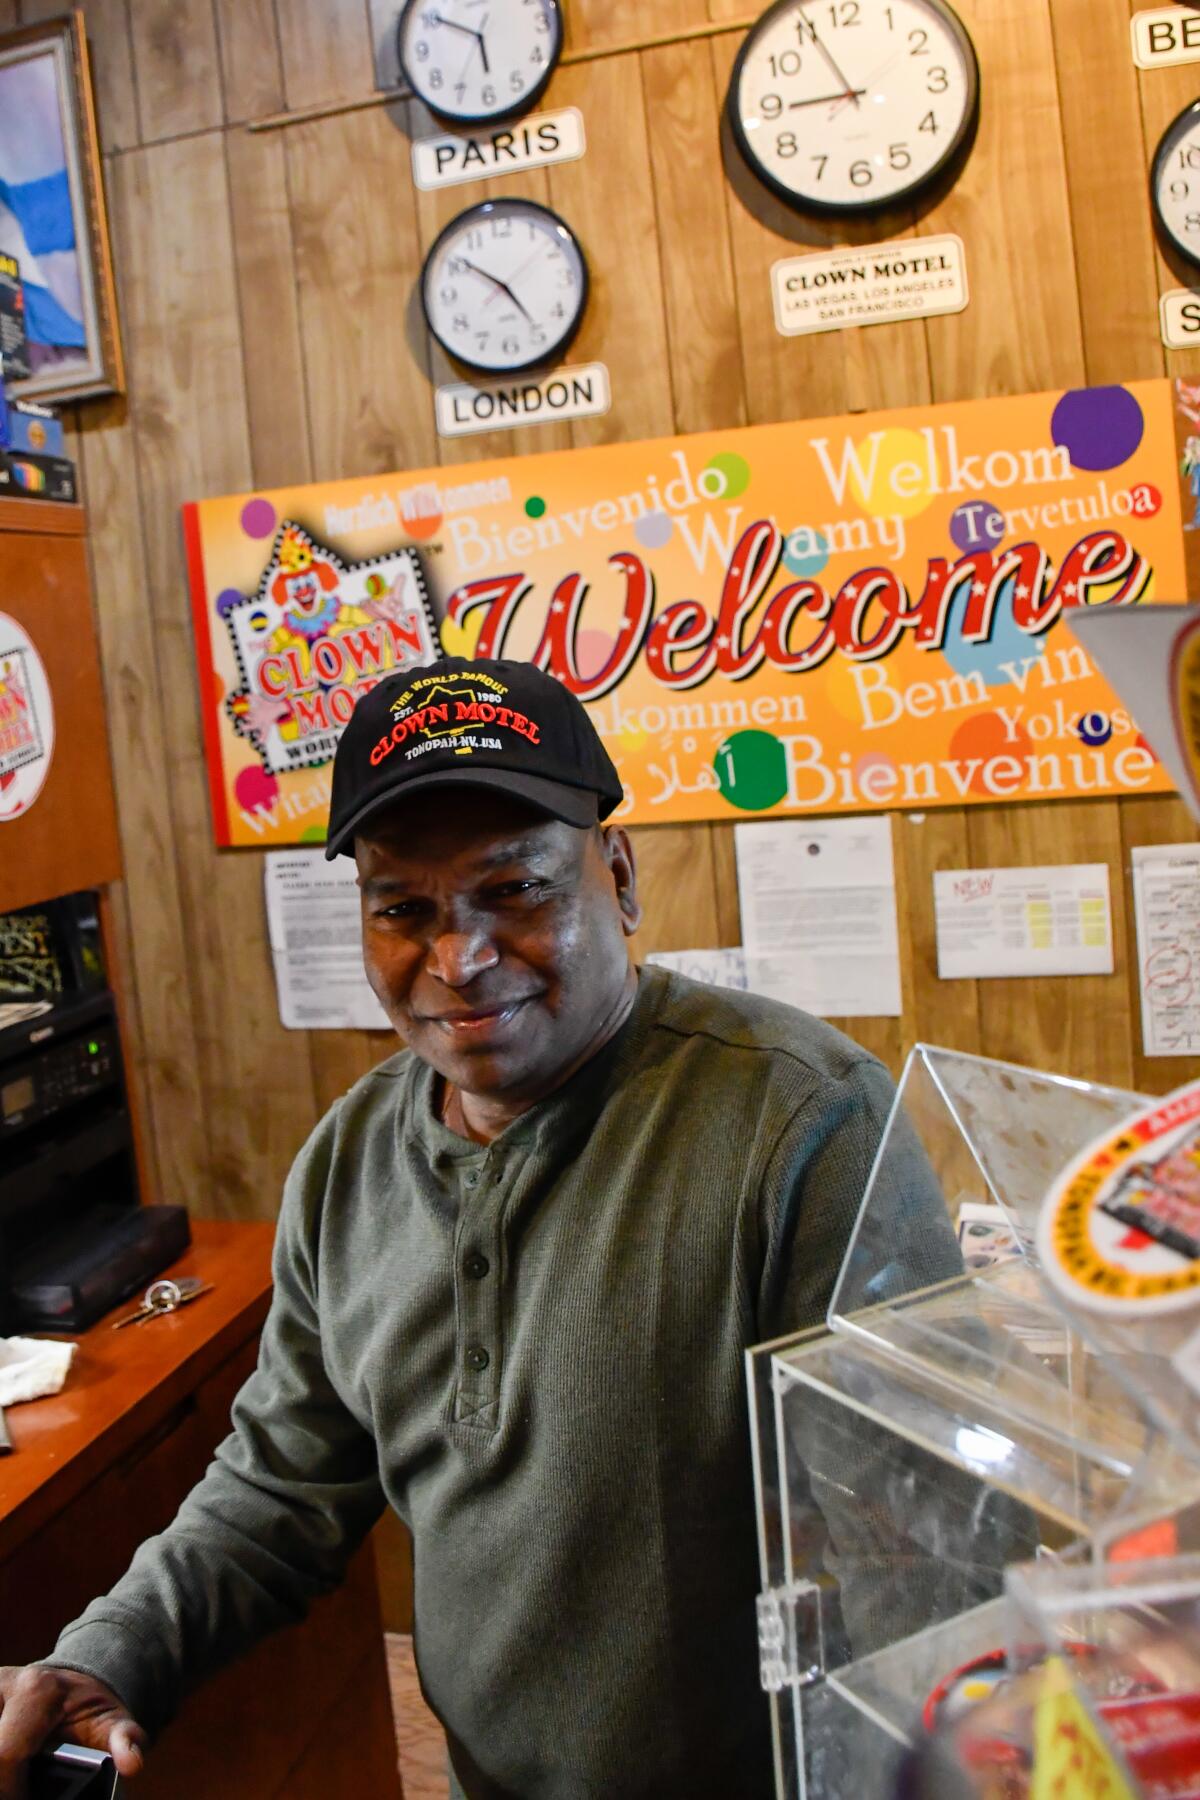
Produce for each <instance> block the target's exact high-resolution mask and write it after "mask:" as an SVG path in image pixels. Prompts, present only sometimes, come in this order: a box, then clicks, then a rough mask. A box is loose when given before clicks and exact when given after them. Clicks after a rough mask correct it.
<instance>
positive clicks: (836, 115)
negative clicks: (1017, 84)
mask: <svg viewBox="0 0 1200 1800" xmlns="http://www.w3.org/2000/svg"><path fill="white" fill-rule="evenodd" d="M727 108H728V116H729V122H730V126H731V128H732V131H733V135H734V138H735V140H736V142H737V145H738V148H739V149H740V151H741V153H742V155H743V157H744V158H745V160H746V161H747V163H749V165H750V167H751V168H752V169H753V171H754V173H755V174H756V175H757V176H758V177H759V178H760V180H762V181H763V182H765V183H766V185H767V186H768V187H769V188H770V189H771V190H772V192H774V193H775V194H777V195H778V196H779V197H780V198H781V199H782V200H785V201H786V202H787V203H788V204H789V205H790V206H794V207H796V208H798V209H801V210H804V211H808V210H810V209H811V210H813V211H818V212H824V211H830V212H839V213H858V212H868V211H870V210H871V209H872V208H876V207H881V206H888V205H892V204H894V203H895V202H896V201H897V200H898V199H900V198H902V197H906V196H907V195H909V194H910V193H912V192H913V190H914V189H916V188H919V187H921V186H923V185H924V183H925V182H927V181H930V180H931V179H932V178H933V177H934V175H936V174H937V173H938V172H939V171H940V170H941V169H943V168H944V167H945V166H946V164H947V163H949V162H950V161H951V160H952V158H953V157H955V156H956V155H957V154H958V153H959V152H960V151H961V150H962V149H963V148H964V146H965V145H966V143H967V142H968V140H969V138H970V136H971V133H972V131H973V129H974V126H975V121H976V118H977V116H978V110H979V66H978V63H977V61H976V58H975V50H974V46H973V45H972V43H971V40H970V38H969V37H968V35H967V33H966V31H965V29H964V28H963V25H962V23H961V21H960V20H959V18H958V16H957V14H955V13H954V12H952V11H951V9H950V7H949V6H948V5H946V4H945V0H778V4H777V5H775V6H772V7H771V8H770V9H769V10H768V11H767V12H765V13H764V14H763V16H762V18H761V19H760V20H759V21H758V23H757V24H756V25H755V26H754V27H753V28H752V29H751V31H750V34H749V36H748V37H747V38H746V40H745V42H744V44H743V45H742V48H741V50H740V52H739V54H738V59H737V62H736V63H735V64H734V69H733V76H732V78H731V80H730V84H729V98H728V101H727Z"/></svg>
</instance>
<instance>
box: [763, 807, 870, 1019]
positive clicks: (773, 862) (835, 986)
mask: <svg viewBox="0 0 1200 1800" xmlns="http://www.w3.org/2000/svg"><path fill="white" fill-rule="evenodd" d="M734 840H735V844H736V848H737V869H738V895H739V898H740V900H741V908H742V941H743V944H744V946H745V954H746V974H747V986H748V987H749V988H751V989H752V990H753V991H754V992H755V993H760V994H768V995H770V996H771V997H773V998H775V999H779V1000H785V1001H787V1002H788V1003H789V1004H790V1005H792V1006H799V1007H802V1008H803V1009H804V1010H805V1012H811V1013H816V1014H817V1015H818V1016H819V1017H821V1018H826V1019H829V1018H835V1019H854V1018H897V1017H898V1016H899V1013H900V948H899V940H898V937H897V932H896V887H895V876H894V873H893V869H892V828H891V822H890V820H889V819H887V818H865V819H821V820H819V821H814V822H811V823H808V824H800V823H796V822H794V821H791V820H787V821H781V822H779V823H771V824H767V823H766V822H764V823H763V824H761V825H738V826H735V828H734Z"/></svg>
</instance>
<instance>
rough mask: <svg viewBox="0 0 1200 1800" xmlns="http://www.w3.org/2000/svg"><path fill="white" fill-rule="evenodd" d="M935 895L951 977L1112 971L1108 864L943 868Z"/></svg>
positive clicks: (942, 958)
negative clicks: (1050, 866)
mask: <svg viewBox="0 0 1200 1800" xmlns="http://www.w3.org/2000/svg"><path fill="white" fill-rule="evenodd" d="M933 900H934V912H935V916H936V923H937V947H938V974H939V975H940V976H941V978H942V980H943V981H961V980H964V979H966V980H969V979H972V978H974V977H978V976H983V977H993V976H1006V975H1111V974H1112V969H1113V948H1112V910H1111V907H1110V904H1109V892H1108V864H1107V863H1064V864H1063V865H1062V866H1061V867H1057V868H1053V867H1052V868H1044V869H939V870H938V871H937V872H936V873H935V875H934V877H933Z"/></svg>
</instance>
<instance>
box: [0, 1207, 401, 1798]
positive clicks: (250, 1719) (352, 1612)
mask: <svg viewBox="0 0 1200 1800" xmlns="http://www.w3.org/2000/svg"><path fill="white" fill-rule="evenodd" d="M192 1229H193V1236H194V1240H195V1241H194V1243H193V1245H192V1248H191V1250H190V1251H189V1252H188V1254H187V1255H186V1256H184V1257H181V1258H180V1260H179V1261H178V1262H177V1263H175V1264H173V1265H172V1267H171V1269H170V1270H169V1271H167V1273H169V1274H172V1275H199V1276H201V1277H202V1278H204V1279H206V1280H210V1281H212V1282H213V1283H214V1284H215V1285H214V1290H213V1292H212V1293H210V1294H206V1295H204V1296H203V1298H201V1299H199V1300H196V1301H194V1302H193V1303H192V1304H191V1305H190V1306H186V1307H184V1308H182V1309H181V1310H180V1312H178V1313H177V1314H175V1315H173V1316H171V1317H169V1318H163V1319H155V1320H152V1321H151V1322H150V1323H148V1324H146V1325H136V1326H131V1327H130V1328H129V1329H127V1330H125V1331H112V1330H111V1329H110V1320H102V1321H101V1322H100V1323H99V1324H98V1325H95V1326H93V1327H92V1329H91V1330H90V1331H89V1332H86V1333H85V1334H84V1335H83V1336H82V1337H81V1338H80V1339H79V1350H78V1352H77V1354H76V1357H75V1361H74V1363H73V1365H72V1368H71V1373H70V1376H69V1378H68V1381H67V1385H66V1387H65V1388H64V1389H63V1391H62V1393H61V1394H57V1395H55V1396H54V1397H53V1398H51V1399H47V1400H37V1401H32V1402H30V1403H28V1404H26V1405H22V1406H14V1407H12V1408H11V1409H10V1410H9V1412H8V1414H7V1418H8V1428H9V1434H10V1436H11V1437H12V1440H13V1446H14V1448H13V1453H12V1454H11V1455H10V1456H6V1457H3V1458H0V1663H20V1662H28V1661H30V1660H31V1659H32V1658H34V1657H37V1656H44V1655H46V1654H47V1653H48V1652H49V1650H50V1649H51V1648H52V1647H53V1644H54V1641H55V1639H56V1637H57V1635H58V1632H59V1631H60V1629H61V1628H62V1626H64V1625H65V1624H67V1623H68V1622H69V1621H70V1620H71V1619H73V1618H75V1617H76V1616H77V1615H78V1613H80V1612H81V1611H82V1610H83V1608H84V1606H86V1604H87V1602H88V1601H89V1600H90V1599H92V1598H93V1597H94V1596H95V1595H96V1594H99V1593H102V1592H104V1590H105V1589H106V1588H108V1587H109V1586H110V1585H111V1584H112V1583H113V1582H114V1581H115V1580H116V1579H117V1578H118V1576H119V1575H120V1574H121V1573H122V1572H123V1570H124V1569H125V1568H126V1567H127V1565H128V1563H129V1560H130V1558H131V1557H132V1555H133V1552H134V1551H135V1550H136V1548H137V1546H138V1544H140V1543H142V1542H143V1541H144V1540H145V1539H146V1538H147V1537H151V1536H153V1535H154V1534H155V1533H156V1532H158V1531H161V1530H162V1528H163V1527H164V1526H165V1525H166V1524H168V1523H169V1521H170V1520H171V1518H172V1517H173V1516H174V1514H175V1511H176V1509H177V1507H178V1505H179V1503H180V1501H181V1500H182V1499H183V1497H184V1496H185V1494H186V1493H187V1492H188V1491H189V1489H190V1488H191V1487H192V1486H193V1485H194V1483H195V1482H196V1481H197V1480H198V1479H199V1477H200V1476H201V1475H202V1474H203V1472H204V1469H205V1467H206V1466H207V1463H208V1461H209V1458H210V1457H211V1454H212V1451H213V1448H214V1446H215V1445H216V1444H217V1443H218V1442H219V1441H220V1439H221V1438H222V1437H223V1436H224V1435H225V1432H226V1431H227V1429H228V1424H229V1408H230V1404H231V1402H232V1400H233V1397H234V1395H235V1394H236V1392H237V1390H238V1388H239V1387H240V1386H241V1384H242V1382H243V1381H244V1380H245V1378H246V1376H247V1375H248V1374H249V1373H250V1371H251V1369H252V1368H253V1367H254V1360H255V1355H256V1351H257V1339H258V1332H259V1329H260V1327H261V1325H262V1322H263V1319H264V1318H265V1316H266V1311H267V1305H268V1301H269V1298H270V1248H271V1240H272V1235H273V1228H272V1227H271V1226H269V1225H259V1224H248V1225H227V1224H215V1223H214V1224H205V1223H196V1224H194V1225H193V1228H192ZM127 1310H129V1308H128V1307H125V1308H118V1309H117V1311H116V1312H115V1313H114V1314H113V1315H112V1317H120V1316H121V1313H122V1312H123V1311H127ZM133 1792H134V1793H135V1794H136V1796H137V1800H211V1797H212V1796H214V1795H217V1794H220V1795H221V1797H222V1800H271V1797H273V1796H280V1797H281V1800H282V1796H284V1795H287V1796H288V1797H289V1800H309V1797H310V1796H311V1800H316V1796H318V1795H321V1796H324V1797H325V1800H343V1797H345V1800H351V1796H353V1797H354V1800H358V1796H359V1795H360V1794H362V1793H364V1792H365V1793H370V1794H371V1795H372V1797H373V1800H374V1796H376V1795H378V1796H380V1800H400V1795H401V1789H400V1779H399V1775H398V1773H397V1767H396V1751H395V1741H394V1737H393V1731H392V1717H391V1707H390V1700H389V1694H388V1686H387V1672H386V1664H385V1660H384V1647H383V1630H382V1625H381V1623H380V1618H379V1601H378V1596H377V1592H376V1586H375V1574H374V1565H373V1562H372V1559H371V1553H370V1549H369V1547H368V1548H367V1549H365V1550H364V1551H362V1552H361V1553H360V1554H359V1556H358V1557H356V1559H355V1561H354V1563H353V1565H352V1567H351V1571H350V1574H349V1576H348V1578H347V1580H346V1583H345V1584H344V1586H343V1587H342V1588H340V1589H339V1590H338V1592H337V1593H335V1594H331V1595H330V1596H328V1598H327V1599H325V1600H323V1601H321V1602H319V1603H318V1604H317V1605H316V1606H314V1607H313V1609H312V1612H311V1613H310V1614H309V1617H308V1619H307V1620H306V1621H305V1622H304V1623H303V1624H302V1625H298V1626H294V1627H292V1628H291V1629H289V1630H287V1631H283V1632H280V1633H278V1634H277V1635H276V1636H274V1637H272V1638H270V1639H268V1640H267V1641H266V1642H265V1643H263V1644H261V1645H259V1646H258V1648H257V1649H256V1650H254V1651H252V1652H251V1653H250V1654H249V1655H248V1656H247V1657H245V1658H243V1659H242V1660H241V1661H240V1662H238V1663H237V1664H236V1665H235V1666H234V1667H233V1668H232V1669H228V1670H226V1671H225V1672H224V1673H223V1674H221V1675H218V1676H216V1677H215V1678H214V1679H213V1680H212V1681H211V1682H209V1683H207V1684H206V1685H205V1686H204V1687H203V1688H201V1689H200V1690H199V1691H198V1692H197V1693H196V1694H195V1695H193V1696H192V1698H191V1699H190V1700H189V1701H188V1702H187V1704H186V1705H185V1707H184V1709H183V1711H182V1712H181V1714H180V1716H179V1717H178V1719H176V1720H175V1722H174V1723H173V1724H172V1725H171V1726H169V1727H168V1729H167V1730H166V1731H165V1732H164V1734H163V1736H162V1739H161V1741H160V1743H159V1744H158V1745H157V1746H156V1748H155V1751H154V1753H153V1754H152V1756H151V1758H150V1761H149V1764H148V1766H147V1769H146V1772H145V1775H144V1776H143V1777H141V1778H140V1779H139V1781H138V1783H137V1786H136V1789H134V1790H133Z"/></svg>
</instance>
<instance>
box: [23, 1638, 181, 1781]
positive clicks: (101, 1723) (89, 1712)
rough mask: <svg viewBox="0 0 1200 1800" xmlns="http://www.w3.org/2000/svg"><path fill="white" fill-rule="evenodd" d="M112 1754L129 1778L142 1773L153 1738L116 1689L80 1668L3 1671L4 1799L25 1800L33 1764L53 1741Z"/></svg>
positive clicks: (121, 1771) (118, 1769)
mask: <svg viewBox="0 0 1200 1800" xmlns="http://www.w3.org/2000/svg"><path fill="white" fill-rule="evenodd" d="M64 1739H65V1740H66V1741H68V1742H70V1743H72V1744H83V1745H85V1746H86V1747H87V1748H88V1749H89V1750H107V1752H108V1754H109V1755H110V1756H111V1757H112V1759H113V1761H114V1763H115V1764H116V1765H117V1773H118V1774H120V1775H123V1776H126V1777H128V1776H131V1775H137V1774H140V1772H141V1767H142V1761H143V1759H144V1756H145V1752H146V1746H147V1743H148V1741H149V1740H148V1738H147V1734H146V1733H145V1732H144V1731H143V1730H142V1727H141V1726H140V1725H139V1724H138V1723H137V1721H136V1720H135V1719H131V1718H130V1716H129V1714H128V1713H127V1712H126V1711H125V1708H124V1707H123V1706H122V1704H121V1702H120V1701H119V1700H118V1699H117V1696H116V1695H115V1694H114V1693H113V1691H112V1689H111V1688H106V1687H105V1685H104V1683H103V1682H102V1681H97V1680H95V1678H94V1677H93V1676H91V1675H78V1674H76V1672H75V1671H74V1669H43V1668H28V1669H0V1800H24V1796H25V1794H26V1792H27V1786H26V1783H27V1780H28V1763H29V1761H30V1758H31V1757H34V1756H36V1755H37V1753H38V1751H39V1750H40V1749H41V1748H42V1745H43V1744H45V1743H47V1742H52V1743H60V1742H61V1741H63V1740H64Z"/></svg>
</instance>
